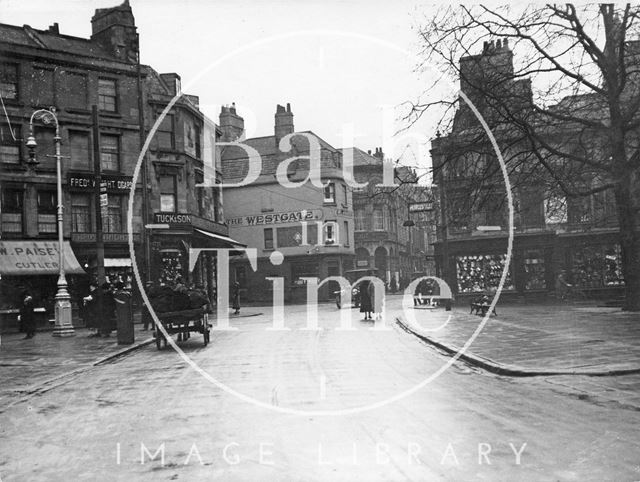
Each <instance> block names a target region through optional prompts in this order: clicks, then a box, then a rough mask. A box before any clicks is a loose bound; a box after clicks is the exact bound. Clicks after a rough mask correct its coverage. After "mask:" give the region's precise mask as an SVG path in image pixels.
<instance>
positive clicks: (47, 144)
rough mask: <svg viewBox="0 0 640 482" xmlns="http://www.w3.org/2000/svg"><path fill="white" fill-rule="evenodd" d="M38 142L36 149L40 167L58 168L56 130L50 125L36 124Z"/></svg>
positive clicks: (35, 132)
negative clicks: (49, 126)
mask: <svg viewBox="0 0 640 482" xmlns="http://www.w3.org/2000/svg"><path fill="white" fill-rule="evenodd" d="M34 135H35V138H36V143H37V144H38V145H37V147H36V150H35V154H36V160H37V161H38V168H41V169H55V168H56V157H55V154H56V144H55V142H54V138H55V135H56V131H55V130H54V129H50V128H48V127H43V126H36V127H35V128H34Z"/></svg>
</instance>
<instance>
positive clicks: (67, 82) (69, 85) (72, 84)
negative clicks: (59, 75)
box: [61, 72, 87, 110]
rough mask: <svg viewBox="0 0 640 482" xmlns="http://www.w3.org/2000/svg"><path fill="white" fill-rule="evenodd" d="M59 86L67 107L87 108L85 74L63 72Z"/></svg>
mask: <svg viewBox="0 0 640 482" xmlns="http://www.w3.org/2000/svg"><path fill="white" fill-rule="evenodd" d="M61 87H62V88H64V89H65V90H66V91H67V93H66V94H69V95H64V99H65V102H66V104H67V108H71V109H82V110H87V76H86V75H84V74H78V73H76V72H65V73H64V80H63V81H62V84H61Z"/></svg>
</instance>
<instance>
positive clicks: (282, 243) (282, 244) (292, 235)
mask: <svg viewBox="0 0 640 482" xmlns="http://www.w3.org/2000/svg"><path fill="white" fill-rule="evenodd" d="M303 229H304V228H303V225H302V224H299V225H298V226H288V227H282V228H277V229H276V235H277V237H278V248H292V247H297V246H300V245H301V244H302V232H303V231H302V230H303ZM317 242H318V225H317V224H316V223H307V244H308V245H312V246H313V245H315V244H316V243H317Z"/></svg>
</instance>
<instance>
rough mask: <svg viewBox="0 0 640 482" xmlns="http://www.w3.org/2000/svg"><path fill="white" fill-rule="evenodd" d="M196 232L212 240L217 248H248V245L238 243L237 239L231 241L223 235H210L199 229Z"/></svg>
mask: <svg viewBox="0 0 640 482" xmlns="http://www.w3.org/2000/svg"><path fill="white" fill-rule="evenodd" d="M194 231H196V232H197V233H198V234H202V235H203V236H206V237H207V238H209V239H210V240H212V241H213V243H212V244H214V245H215V246H214V247H216V248H246V247H247V245H246V244H242V243H241V242H239V241H236V240H235V239H231V238H229V237H228V236H222V235H221V234H215V233H210V232H209V231H203V230H202V229H198V228H196V229H195V230H194Z"/></svg>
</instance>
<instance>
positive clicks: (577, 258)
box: [435, 231, 624, 298]
mask: <svg viewBox="0 0 640 482" xmlns="http://www.w3.org/2000/svg"><path fill="white" fill-rule="evenodd" d="M435 250H436V260H437V261H438V269H439V271H438V272H439V273H442V270H441V263H442V252H443V249H442V243H441V242H438V243H436V244H435ZM447 251H448V254H449V260H448V276H447V282H448V283H449V284H450V286H451V287H452V289H453V290H454V291H455V292H456V293H457V294H460V295H465V294H470V295H472V294H474V293H480V292H487V291H488V292H494V291H496V290H497V289H498V287H499V284H500V280H501V277H502V273H503V271H504V267H505V263H506V261H507V237H506V236H474V237H469V238H466V239H454V240H450V241H449V242H448V246H447ZM561 271H565V272H566V273H567V279H568V281H569V282H570V283H572V284H575V285H576V286H577V287H579V288H580V289H582V290H586V291H589V292H591V293H593V294H594V295H595V296H598V294H599V293H600V294H602V295H603V296H609V295H611V294H613V293H614V292H616V290H619V289H620V288H621V287H622V286H623V284H624V280H623V278H622V270H621V256H620V246H619V244H618V243H617V241H616V233H613V232H612V233H593V232H592V233H588V234H587V233H559V234H556V233H555V232H550V231H546V232H540V233H535V234H516V235H515V237H514V242H513V251H512V257H511V262H510V264H509V266H508V269H507V276H506V279H505V282H504V285H503V289H502V292H503V294H505V295H507V296H508V295H509V294H518V295H523V296H525V297H532V298H535V297H536V296H538V295H540V296H545V295H546V294H548V293H550V292H554V291H555V279H556V277H557V276H558V274H559V273H560V272H561Z"/></svg>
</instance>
